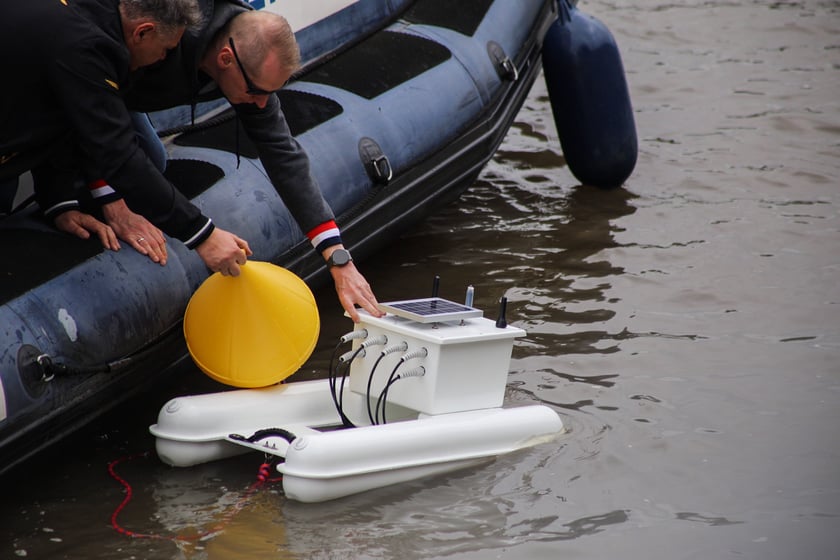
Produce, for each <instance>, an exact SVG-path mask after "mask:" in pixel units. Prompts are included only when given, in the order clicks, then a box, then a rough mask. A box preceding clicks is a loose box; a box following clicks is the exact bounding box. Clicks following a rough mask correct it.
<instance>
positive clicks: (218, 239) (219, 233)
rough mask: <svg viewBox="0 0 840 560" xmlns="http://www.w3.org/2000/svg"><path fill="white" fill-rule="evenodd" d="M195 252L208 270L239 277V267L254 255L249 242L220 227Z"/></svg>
mask: <svg viewBox="0 0 840 560" xmlns="http://www.w3.org/2000/svg"><path fill="white" fill-rule="evenodd" d="M195 252H196V253H198V256H199V257H201V260H203V261H204V264H205V265H207V268H209V269H210V270H212V271H213V272H221V273H222V274H224V275H225V276H239V272H240V270H239V267H240V266H242V265H244V264H245V262H246V261H247V260H248V257H250V256H251V255H252V254H253V253H252V252H251V248H250V247H249V246H248V242H247V241H245V240H244V239H240V238H239V237H237V236H235V235H234V234H232V233H230V232H229V231H225V230H223V229H220V228H218V227H217V228H216V229H214V230H213V232H212V233H211V234H210V237H208V238H207V239H205V240H204V241H203V242H202V243H201V245H199V246H198V247H196V248H195Z"/></svg>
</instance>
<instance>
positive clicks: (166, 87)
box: [126, 0, 333, 233]
mask: <svg viewBox="0 0 840 560" xmlns="http://www.w3.org/2000/svg"><path fill="white" fill-rule="evenodd" d="M199 3H200V5H201V8H202V13H203V15H204V23H203V24H202V26H201V28H200V29H198V30H194V31H190V32H188V33H185V34H184V37H183V39H182V40H181V42H180V44H179V45H178V47H177V48H175V49H174V50H172V51H171V52H170V53H169V54H168V55H167V58H166V60H164V61H163V62H161V63H159V64H156V65H154V66H152V67H149V68H145V69H143V70H141V71H140V72H138V75H137V78H136V80H135V82H134V84H133V85H132V88H131V90H130V91H129V92H128V93H127V94H126V103H127V104H128V106H129V108H130V109H132V110H134V111H143V112H150V111H158V110H162V109H167V108H171V107H174V106H177V105H195V104H196V103H198V102H202V101H209V100H211V99H218V98H220V97H222V93H221V91H220V90H219V89H218V88H215V87H211V88H210V89H209V91H205V92H204V93H201V94H200V93H199V90H201V89H202V88H204V89H205V90H206V89H207V88H205V87H204V86H206V85H207V84H209V83H210V78H209V77H208V76H207V75H206V74H204V73H203V72H202V71H200V70H199V64H200V62H201V58H202V57H203V55H204V53H205V51H206V49H207V46H208V45H209V44H210V43H211V41H212V40H213V38H214V37H215V35H216V34H217V33H218V32H219V31H220V30H221V29H222V28H224V27H225V25H226V24H227V23H228V22H229V21H230V20H231V19H232V18H233V17H235V16H236V15H237V14H240V13H242V12H244V11H246V10H250V9H252V8H251V7H250V6H249V5H248V3H247V2H244V1H239V0H200V2H199ZM212 85H215V84H212ZM233 108H234V110H235V111H236V114H237V116H238V118H239V120H240V121H241V123H242V126H243V128H244V130H245V133H246V134H247V135H248V136H249V138H250V139H251V141H252V142H254V144H255V145H256V147H257V151H258V153H259V156H260V161H261V162H262V164H263V167H264V168H265V170H266V172H267V173H268V176H269V178H270V179H271V182H272V183H273V185H274V188H275V189H276V190H277V192H278V193H279V194H280V196H281V197H282V199H283V202H284V203H285V204H286V206H287V207H288V208H289V210H290V211H291V213H292V216H294V218H295V220H296V221H297V223H298V225H299V226H300V228H301V229H302V230H303V231H304V232H306V233H308V232H310V231H311V230H313V229H314V228H315V227H317V226H319V225H321V224H323V223H325V222H328V221H330V220H332V219H333V212H332V210H331V209H330V207H329V205H328V204H327V202H326V201H325V200H324V197H323V196H322V194H321V190H320V188H319V187H318V185H317V183H316V182H315V179H314V178H313V177H312V174H311V173H310V167H309V159H308V157H307V155H306V152H304V150H303V148H302V147H301V146H300V144H298V142H297V141H296V140H295V139H294V137H293V136H292V135H291V132H290V131H289V126H288V124H287V123H286V118H285V117H284V116H283V112H282V110H281V108H280V101H279V100H278V98H277V96H270V97H269V100H268V103H267V104H266V106H265V107H264V108H263V109H260V108H259V107H257V106H256V105H254V104H239V105H234V106H233Z"/></svg>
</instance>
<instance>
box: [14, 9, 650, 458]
mask: <svg viewBox="0 0 840 560" xmlns="http://www.w3.org/2000/svg"><path fill="white" fill-rule="evenodd" d="M252 4H253V5H254V7H256V8H259V9H266V10H276V11H278V12H280V13H283V14H284V15H287V17H288V19H289V20H290V22H291V23H292V24H293V25H294V26H295V29H296V35H297V37H298V41H299V43H300V45H301V50H302V56H303V61H304V65H303V68H302V71H301V72H300V73H298V74H297V75H296V76H295V77H294V79H293V81H292V82H291V83H289V84H288V85H287V87H285V88H283V90H281V91H280V92H279V93H278V95H279V96H280V98H281V103H282V106H283V108H284V112H285V114H286V118H287V121H288V122H289V125H290V128H291V129H292V132H293V134H294V135H295V136H296V137H297V139H298V140H299V141H300V143H301V144H302V145H303V146H304V148H305V149H306V150H307V152H308V154H309V157H310V160H311V163H312V169H313V173H314V175H315V176H316V179H317V181H318V183H319V184H320V185H321V187H322V189H323V191H324V195H325V198H326V199H327V201H328V202H329V203H330V205H331V206H332V208H333V210H334V212H335V215H336V217H337V221H338V224H339V226H340V227H341V231H342V238H343V241H344V244H345V245H346V246H347V247H348V248H349V249H350V250H351V251H352V252H353V254H354V256H355V257H356V258H357V259H360V260H361V259H364V257H365V256H366V255H370V254H371V253H373V252H374V251H375V250H376V249H377V248H378V247H380V246H381V245H383V244H385V243H387V242H388V241H389V240H392V239H394V238H395V237H396V236H397V235H398V234H399V233H400V232H401V231H402V230H404V229H405V228H407V227H409V226H410V225H412V224H413V223H415V222H417V221H418V220H421V219H422V218H423V217H424V216H427V215H428V214H429V213H431V212H434V211H435V210H436V209H438V208H440V207H441V206H443V205H445V204H447V203H449V202H451V201H453V200H455V199H456V198H457V197H458V196H459V194H460V193H461V192H463V191H464V190H465V189H466V188H468V187H469V186H470V184H471V183H472V182H473V181H474V179H475V178H476V177H477V175H478V174H479V172H480V170H481V169H482V167H483V166H484V165H485V164H486V162H487V161H488V160H489V159H490V158H491V157H492V155H493V153H494V152H495V150H496V148H497V147H498V145H499V144H500V142H501V140H502V139H503V137H504V135H505V134H506V132H507V130H508V128H509V127H510V125H511V123H512V122H513V119H514V117H515V116H516V114H517V112H518V111H519V109H520V107H521V105H522V103H523V101H524V99H525V97H526V95H527V94H528V91H529V90H530V88H531V85H532V84H533V81H534V80H535V79H536V78H537V77H538V76H539V75H540V69H541V68H542V67H544V69H545V72H544V75H545V79H546V80H547V82H548V87H549V92H550V95H551V100H552V106H553V109H554V112H555V119H556V122H557V125H558V129H559V131H558V132H559V136H560V141H561V144H562V147H563V151H564V154H565V156H566V159H567V162H568V165H569V168H570V169H571V171H572V172H573V173H574V174H575V175H576V176H577V177H578V178H579V179H580V181H581V182H582V183H584V184H587V185H593V186H594V187H606V188H609V187H616V186H619V185H621V184H622V183H623V182H624V180H625V179H626V178H627V177H628V176H629V175H630V173H631V172H632V169H633V166H634V164H635V161H636V136H635V128H634V124H633V116H632V108H631V106H630V100H629V95H628V93H627V84H626V81H625V78H624V72H623V68H622V66H621V61H620V57H619V54H618V49H617V46H616V45H615V43H614V41H613V39H612V36H611V35H610V33H609V31H608V30H607V29H606V27H605V26H604V25H603V24H601V23H600V22H599V21H598V20H597V19H595V18H593V17H591V16H588V15H586V14H584V13H582V12H581V11H580V10H579V9H578V8H577V6H575V5H574V3H572V2H570V1H569V0H560V1H559V2H558V1H556V0H516V1H511V0H461V1H459V2H458V3H457V5H453V4H452V3H451V2H447V1H445V0H388V1H387V2H385V1H381V0H330V1H324V2H306V1H305V0H284V1H282V2H280V1H270V0H254V1H252ZM196 114H197V117H198V118H197V119H196V121H195V122H193V120H192V115H190V110H189V108H180V109H175V110H170V111H166V112H164V113H159V114H152V115H150V116H151V119H152V122H153V123H154V125H155V127H156V128H157V130H158V132H159V134H160V135H161V137H162V138H164V139H165V144H166V146H167V150H168V157H169V163H168V167H167V171H166V174H167V176H168V177H169V179H170V180H171V181H172V182H173V183H174V184H175V185H176V186H177V187H178V188H179V189H180V190H182V191H183V192H184V193H186V194H187V195H188V196H189V197H190V198H191V199H192V200H193V202H194V203H196V204H197V205H198V206H200V207H201V208H202V210H203V211H204V213H205V214H206V215H208V216H212V217H213V219H214V221H215V222H216V223H217V224H218V225H219V226H220V227H222V228H224V229H226V230H229V231H232V232H235V233H236V234H238V235H239V236H240V237H242V238H244V239H247V240H248V242H249V244H250V246H251V248H252V250H253V251H254V259H256V260H261V261H267V262H270V263H274V264H278V265H281V266H283V267H285V268H288V269H289V270H292V271H294V272H295V273H296V274H297V275H299V276H300V277H302V278H303V279H305V280H306V281H307V282H308V283H310V285H313V286H314V285H317V284H320V283H322V282H325V281H327V280H329V275H328V273H327V272H326V269H325V267H324V263H323V260H322V259H321V258H320V256H318V255H316V254H315V253H314V251H312V249H311V245H310V244H309V243H308V240H307V239H306V238H305V236H304V235H303V233H302V232H301V231H300V229H299V228H298V227H297V225H296V223H295V222H294V220H293V219H292V218H291V215H290V214H289V212H288V210H287V209H286V208H285V207H284V205H283V203H282V201H281V199H280V197H279V195H278V194H277V193H276V192H275V190H274V189H273V188H272V186H271V184H270V183H269V182H268V180H267V179H266V176H265V173H264V171H263V169H262V167H261V164H260V162H259V160H258V159H257V157H256V151H255V149H254V148H253V146H250V145H248V143H247V141H246V140H245V138H244V135H239V136H240V140H241V141H240V142H235V140H234V139H235V138H237V134H235V130H234V127H236V126H237V122H236V120H235V118H234V117H233V115H232V111H231V110H230V108H229V107H227V106H226V105H225V104H224V103H221V104H210V105H207V106H201V107H198V111H197V113H196ZM240 158H241V161H240V162H238V159H240ZM23 197H24V195H20V198H23ZM0 243H2V247H3V250H4V258H3V262H2V264H0V472H3V471H6V470H7V469H9V468H11V467H13V466H15V465H17V464H18V463H20V462H21V461H23V460H25V459H26V458H28V457H30V456H32V455H33V454H34V453H36V452H38V451H39V450H41V449H43V448H44V447H46V446H47V445H49V444H50V443H51V442H54V441H56V440H57V439H59V438H62V437H64V436H65V435H67V434H68V433H69V432H71V431H74V430H76V429H78V428H79V427H81V426H82V425H84V424H86V423H88V422H90V421H91V420H92V419H93V418H95V417H96V416H97V415H99V414H101V413H103V412H104V411H106V410H108V409H109V408H111V407H113V406H115V405H117V404H119V403H120V402H123V400H124V399H126V398H128V397H131V396H132V395H133V394H134V393H135V392H136V391H137V390H139V389H141V388H148V386H149V384H151V383H154V382H155V381H159V380H160V379H161V378H162V377H163V376H166V375H168V374H170V373H172V372H175V371H177V370H178V368H179V367H181V366H182V365H184V364H185V363H187V360H189V355H188V352H187V349H186V345H185V342H184V335H183V332H182V322H183V316H184V311H185V308H186V306H187V303H188V301H189V299H190V297H191V296H192V294H193V293H194V292H195V290H196V289H197V288H198V287H199V286H200V285H201V284H202V282H203V281H204V280H205V279H206V278H207V277H208V275H209V271H208V270H207V269H206V268H205V266H204V265H203V263H202V261H201V260H200V259H199V258H198V256H197V255H196V254H194V253H193V252H191V251H189V250H186V249H185V248H184V247H183V246H182V245H181V244H180V243H178V242H177V241H170V243H169V245H168V246H169V262H168V263H167V265H166V266H165V267H159V266H152V265H150V263H149V261H148V260H147V259H146V258H145V257H142V256H141V255H139V254H137V253H136V252H134V251H132V250H131V249H130V248H123V250H121V251H119V252H111V251H103V250H102V248H101V247H100V246H99V244H98V242H96V241H88V242H86V241H81V240H79V239H76V238H72V237H69V236H67V235H64V234H62V233H59V232H57V231H55V230H54V229H52V228H51V227H50V226H49V225H48V224H45V223H44V222H43V221H42V220H41V219H40V218H39V211H38V208H36V207H34V206H33V205H29V206H25V207H23V208H21V209H19V210H18V211H16V212H14V213H13V214H11V215H9V216H5V217H2V218H0ZM350 400H352V398H351V399H350Z"/></svg>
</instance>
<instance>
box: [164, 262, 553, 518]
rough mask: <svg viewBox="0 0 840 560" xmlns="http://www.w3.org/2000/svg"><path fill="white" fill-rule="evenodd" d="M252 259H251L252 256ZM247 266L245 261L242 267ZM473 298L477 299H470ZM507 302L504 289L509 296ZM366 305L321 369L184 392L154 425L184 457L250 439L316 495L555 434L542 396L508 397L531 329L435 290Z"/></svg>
mask: <svg viewBox="0 0 840 560" xmlns="http://www.w3.org/2000/svg"><path fill="white" fill-rule="evenodd" d="M249 266H250V265H249ZM246 268H247V267H246ZM468 303H471V302H469V301H468ZM503 303H504V300H503ZM382 309H383V310H384V311H387V314H386V315H385V316H384V317H382V318H376V317H373V316H371V315H369V314H365V313H364V312H362V320H361V321H360V322H359V323H357V324H356V326H355V330H354V331H353V332H351V333H348V334H347V335H345V336H344V337H342V339H341V342H340V343H341V344H345V343H346V344H348V351H347V352H346V353H345V354H343V355H342V356H341V357H340V358H339V359H338V360H337V362H338V364H339V365H338V367H337V370H340V369H341V368H342V367H344V368H345V370H346V369H349V382H346V383H345V379H346V378H345V377H344V376H343V375H338V374H335V373H334V372H331V374H330V377H329V378H328V379H324V380H317V381H303V382H292V383H282V384H277V385H274V386H271V387H268V388H261V389H240V390H234V391H227V392H221V393H214V394H206V395H196V396H189V397H178V398H175V399H173V400H171V401H169V402H168V403H167V404H165V405H164V406H163V408H162V409H161V411H160V414H159V416H158V422H157V424H155V425H153V426H151V428H150V430H151V432H152V434H154V435H155V436H156V438H157V444H156V447H157V453H158V455H159V457H160V458H161V460H163V461H164V462H165V463H168V464H170V465H173V466H180V467H186V466H191V465H195V464H199V463H203V462H207V461H212V460H217V459H221V458H225V457H229V456H232V455H236V454H239V453H242V452H246V451H248V450H255V451H259V452H263V453H266V454H269V455H272V456H277V457H279V458H283V459H284V461H282V462H280V463H279V465H278V466H277V470H278V471H280V472H281V473H282V474H283V490H284V492H285V494H286V496H287V497H288V498H290V499H294V500H298V501H301V502H320V501H325V500H330V499H334V498H339V497H342V496H347V495H350V494H355V493H358V492H363V491H365V490H370V489H373V488H379V487H382V486H387V485H390V484H395V483H399V482H405V481H409V480H414V479H418V478H423V477H428V476H431V475H436V474H441V473H446V472H450V471H453V470H456V469H460V468H464V467H468V466H473V465H476V464H479V463H481V462H484V461H487V460H489V459H492V458H495V457H497V456H499V455H503V454H506V453H510V452H513V451H517V450H520V449H524V448H527V447H530V446H533V445H536V444H539V443H544V442H547V441H550V440H552V439H554V438H556V437H557V436H558V435H560V434H561V433H562V432H563V423H562V421H561V419H560V417H559V416H558V414H557V413H556V412H555V411H554V410H552V409H551V408H549V407H547V406H544V405H530V406H520V407H515V408H502V404H503V399H504V392H505V385H506V379H507V374H508V366H509V363H510V356H511V351H512V347H513V339H514V338H516V337H519V336H523V335H524V334H525V331H523V330H522V329H519V328H516V327H514V326H509V325H507V324H506V323H505V321H504V314H503V307H502V313H501V314H500V319H499V320H497V321H491V320H489V319H487V318H484V317H482V315H483V313H482V311H481V310H479V309H475V308H473V307H471V306H470V305H461V304H457V303H453V302H451V301H448V300H444V299H441V298H437V297H433V298H426V299H419V300H406V301H399V302H391V303H388V304H383V305H382Z"/></svg>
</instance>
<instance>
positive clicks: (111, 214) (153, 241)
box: [102, 200, 167, 266]
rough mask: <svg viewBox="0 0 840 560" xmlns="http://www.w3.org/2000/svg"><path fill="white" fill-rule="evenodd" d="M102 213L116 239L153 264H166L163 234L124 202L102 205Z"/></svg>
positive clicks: (118, 201)
mask: <svg viewBox="0 0 840 560" xmlns="http://www.w3.org/2000/svg"><path fill="white" fill-rule="evenodd" d="M102 213H103V214H104V215H105V220H106V221H107V222H108V225H109V226H111V227H112V228H113V230H114V232H115V233H116V234H117V237H119V238H120V239H122V240H123V241H125V242H126V243H128V244H129V245H131V246H132V247H134V249H135V250H136V251H137V252H138V253H140V254H141V255H146V256H147V257H149V258H150V259H151V260H152V261H153V262H156V263H160V265H161V266H163V265H165V264H166V259H167V252H166V239H165V238H164V237H163V232H162V231H160V230H159V229H158V228H157V227H155V226H154V225H153V224H152V223H151V222H150V221H149V220H147V219H146V218H144V217H143V216H141V215H140V214H135V213H134V212H132V211H131V209H130V208H129V207H128V205H127V204H126V203H125V201H124V200H116V201H114V202H109V203H108V204H103V205H102Z"/></svg>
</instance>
